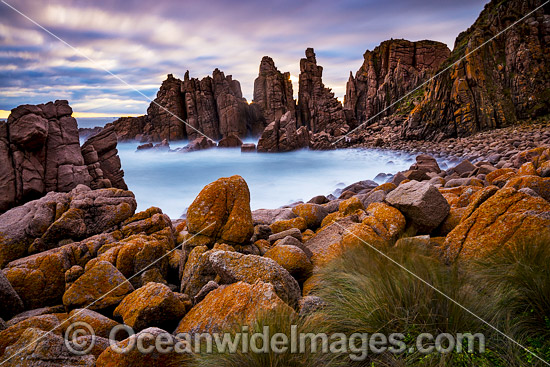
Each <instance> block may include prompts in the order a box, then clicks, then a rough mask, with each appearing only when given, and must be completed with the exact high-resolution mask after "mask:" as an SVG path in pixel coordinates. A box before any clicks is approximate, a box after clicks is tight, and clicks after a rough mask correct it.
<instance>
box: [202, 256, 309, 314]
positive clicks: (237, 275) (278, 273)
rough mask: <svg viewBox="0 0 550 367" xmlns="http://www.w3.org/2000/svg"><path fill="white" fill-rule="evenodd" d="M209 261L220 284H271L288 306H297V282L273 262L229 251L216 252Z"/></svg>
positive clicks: (298, 294)
mask: <svg viewBox="0 0 550 367" xmlns="http://www.w3.org/2000/svg"><path fill="white" fill-rule="evenodd" d="M209 259H210V262H211V263H212V268H213V269H214V271H215V272H216V274H218V275H219V276H220V278H221V281H222V283H225V284H230V283H235V282H238V281H243V282H247V283H249V284H254V283H256V281H258V280H261V281H263V282H266V283H271V284H273V287H274V289H275V292H277V294H278V295H279V297H280V298H281V299H282V300H283V301H285V302H286V303H288V304H289V305H290V306H292V307H296V306H297V305H298V301H299V299H300V294H301V291H300V286H299V285H298V282H297V281H296V279H294V278H293V277H292V276H291V275H290V273H289V272H288V271H287V270H286V269H285V268H283V267H282V266H281V265H279V264H277V262H275V261H274V260H272V259H269V258H266V257H262V256H257V255H243V254H240V253H237V252H229V251H216V252H214V253H212V254H211V255H210V257H209Z"/></svg>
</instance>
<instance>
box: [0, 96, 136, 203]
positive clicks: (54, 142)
mask: <svg viewBox="0 0 550 367" xmlns="http://www.w3.org/2000/svg"><path fill="white" fill-rule="evenodd" d="M72 112H73V110H72V108H71V107H70V106H69V104H68V102H67V101H55V103H54V102H48V103H46V104H40V105H36V106H35V105H22V106H19V107H17V108H14V109H13V110H12V111H11V114H10V115H9V117H8V120H7V122H6V123H0V162H2V164H1V165H0V212H3V211H5V210H7V209H9V208H11V207H13V206H14V205H18V204H21V203H24V202H27V201H29V200H33V199H36V198H39V197H41V196H44V195H45V194H46V193H48V192H51V191H56V192H68V191H71V190H72V189H74V188H75V187H76V186H77V185H79V184H83V185H86V186H92V183H93V182H94V181H95V180H94V178H93V177H92V176H91V175H90V171H92V170H94V168H95V166H90V165H89V164H90V163H89V162H87V161H85V160H84V157H83V154H82V152H81V148H80V142H79V137H78V127H77V122H76V120H75V119H74V118H73V117H71V115H72ZM113 134H114V132H113ZM92 139H94V138H90V140H92ZM96 141H97V139H96ZM116 143H117V139H116V135H113V137H112V138H111V140H110V143H109V144H107V145H106V144H103V147H102V153H104V154H103V155H101V156H98V155H97V154H96V155H95V156H94V158H95V161H94V162H92V164H93V163H95V164H97V167H99V166H101V165H103V167H105V172H103V171H101V172H99V171H98V173H99V174H100V176H101V177H100V179H101V180H103V181H102V183H101V185H103V186H102V187H111V186H114V187H119V188H126V184H125V183H124V179H123V178H122V176H123V172H122V171H120V159H119V158H118V155H117V150H116ZM107 161H108V162H107ZM113 161H118V171H117V170H115V168H114V166H115V165H114V164H110V163H109V162H113ZM117 172H118V173H117ZM111 173H112V175H111ZM104 175H111V176H110V177H105V176H104ZM98 177H99V176H98ZM115 177H116V179H113V181H110V180H109V178H115Z"/></svg>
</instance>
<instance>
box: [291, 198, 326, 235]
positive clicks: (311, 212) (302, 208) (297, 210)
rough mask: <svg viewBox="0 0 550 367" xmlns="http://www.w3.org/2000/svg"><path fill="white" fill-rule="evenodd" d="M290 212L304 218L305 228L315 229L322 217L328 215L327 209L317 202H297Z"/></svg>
mask: <svg viewBox="0 0 550 367" xmlns="http://www.w3.org/2000/svg"><path fill="white" fill-rule="evenodd" d="M292 212H293V213H294V214H296V215H297V216H298V217H301V218H304V219H305V221H306V225H307V228H311V229H315V228H317V227H319V226H320V225H321V223H322V222H323V219H325V217H326V216H327V215H328V211H327V210H326V209H325V207H323V206H322V205H319V204H312V203H306V204H299V205H297V206H295V207H294V208H292Z"/></svg>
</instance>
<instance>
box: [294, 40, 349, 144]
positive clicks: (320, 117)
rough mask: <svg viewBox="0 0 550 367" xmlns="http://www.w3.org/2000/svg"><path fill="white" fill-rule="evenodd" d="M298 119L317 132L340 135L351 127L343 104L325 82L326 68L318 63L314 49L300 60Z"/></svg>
mask: <svg viewBox="0 0 550 367" xmlns="http://www.w3.org/2000/svg"><path fill="white" fill-rule="evenodd" d="M298 122H299V124H301V125H303V126H306V127H307V128H308V130H310V131H311V132H313V133H314V134H315V133H320V132H327V133H329V134H330V135H332V136H340V135H343V134H345V133H346V132H347V131H348V130H349V128H350V126H349V124H348V119H347V118H346V113H345V112H344V109H343V106H342V104H341V103H340V102H339V101H338V100H337V99H336V98H335V97H334V93H333V92H332V91H331V90H330V88H326V87H325V85H324V84H323V67H322V66H319V65H317V59H316V57H315V52H314V51H313V49H312V48H308V49H307V50H306V57H305V58H303V59H301V60H300V81H299V90H298Z"/></svg>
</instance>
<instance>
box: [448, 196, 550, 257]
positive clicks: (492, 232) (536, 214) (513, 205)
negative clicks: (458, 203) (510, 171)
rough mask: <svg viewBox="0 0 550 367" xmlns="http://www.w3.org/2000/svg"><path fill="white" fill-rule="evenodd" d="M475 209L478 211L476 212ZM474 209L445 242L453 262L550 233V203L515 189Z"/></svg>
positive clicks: (479, 255) (467, 212)
mask: <svg viewBox="0 0 550 367" xmlns="http://www.w3.org/2000/svg"><path fill="white" fill-rule="evenodd" d="M491 191H492V190H491ZM483 196H488V195H483ZM480 197H482V196H481V195H480ZM474 205H477V208H476V209H475V210H472V209H473V208H470V206H474ZM470 206H469V207H468V208H466V213H465V214H464V216H463V218H462V220H461V222H460V224H459V225H458V226H456V228H455V229H453V230H452V231H451V232H450V233H449V234H448V235H447V238H446V240H445V258H446V260H447V261H449V262H452V261H455V260H457V259H468V258H474V257H482V256H485V255H488V254H490V252H491V251H492V250H495V249H497V248H499V247H502V246H505V245H513V244H514V243H515V242H519V241H524V240H525V239H528V238H530V237H532V236H541V235H544V234H545V233H550V216H549V215H548V213H550V203H549V202H547V201H546V200H544V199H542V198H538V197H533V196H530V195H528V194H525V193H523V192H520V191H517V190H516V189H514V188H511V187H506V188H503V189H500V190H498V191H497V192H496V193H494V194H493V195H492V196H490V197H488V198H487V199H486V200H485V201H484V202H483V203H481V204H479V200H478V201H477V202H476V203H475V204H474V203H471V204H470Z"/></svg>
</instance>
